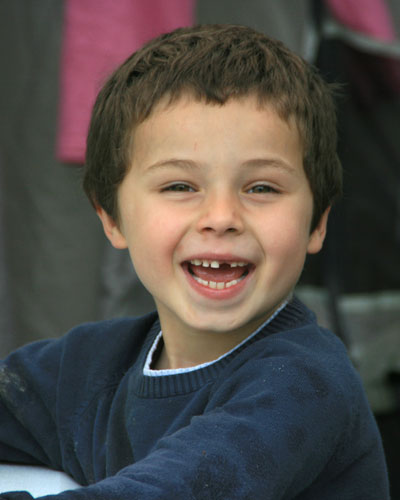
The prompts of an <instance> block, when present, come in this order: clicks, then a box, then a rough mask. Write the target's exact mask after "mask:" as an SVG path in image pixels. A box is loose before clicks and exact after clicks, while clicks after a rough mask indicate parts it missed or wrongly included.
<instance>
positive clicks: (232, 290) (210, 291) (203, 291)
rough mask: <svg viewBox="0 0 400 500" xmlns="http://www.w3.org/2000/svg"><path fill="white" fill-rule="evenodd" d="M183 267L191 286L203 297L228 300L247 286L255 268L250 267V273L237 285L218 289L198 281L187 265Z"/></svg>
mask: <svg viewBox="0 0 400 500" xmlns="http://www.w3.org/2000/svg"><path fill="white" fill-rule="evenodd" d="M182 269H183V271H184V273H185V275H186V278H187V280H188V282H189V284H190V286H191V287H192V288H193V289H194V290H195V291H196V292H197V293H199V294H200V295H203V297H207V298H209V299H213V300H228V299H232V298H234V297H236V296H237V295H239V294H240V293H241V292H242V290H243V289H244V288H245V287H246V286H247V284H248V282H249V279H250V277H251V275H252V274H253V269H249V271H248V274H247V275H246V276H245V277H244V278H242V279H241V280H240V281H238V283H236V285H232V286H230V287H229V288H222V289H221V290H218V288H210V287H208V286H205V285H202V284H201V283H199V282H198V281H196V280H195V279H194V278H193V276H192V275H191V274H190V272H189V270H188V267H187V266H185V265H184V266H182Z"/></svg>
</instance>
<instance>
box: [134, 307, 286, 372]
mask: <svg viewBox="0 0 400 500" xmlns="http://www.w3.org/2000/svg"><path fill="white" fill-rule="evenodd" d="M287 304H288V301H287V300H285V301H284V302H283V303H282V304H281V305H280V306H279V307H278V309H277V310H276V311H275V312H274V313H273V314H272V315H271V316H270V317H269V318H268V319H267V320H266V321H264V323H263V324H262V325H260V326H259V327H258V328H257V329H256V330H255V331H254V332H253V333H251V334H250V335H249V336H248V337H246V338H245V339H244V340H242V342H240V343H239V344H238V345H236V346H235V347H233V348H232V349H230V350H229V351H228V352H226V353H225V354H223V355H222V356H219V357H218V358H216V359H213V360H212V361H207V362H206V363H201V364H199V365H195V366H190V367H188V368H176V369H165V370H153V369H151V368H150V366H151V363H152V358H153V355H154V353H155V352H156V350H157V347H158V345H159V342H161V340H162V331H161V330H160V332H159V333H158V335H157V336H156V338H155V339H154V341H153V344H152V346H151V349H150V351H149V353H148V355H147V358H146V362H145V365H144V368H143V375H145V376H148V377H166V376H170V375H182V374H184V373H191V372H194V371H196V370H202V369H204V368H207V367H209V366H211V365H213V364H215V363H219V362H220V361H222V360H223V359H224V358H226V357H228V356H230V355H231V354H233V353H234V352H235V351H236V350H238V349H240V348H241V347H242V346H244V345H245V344H247V343H248V342H249V341H250V340H251V339H252V338H253V337H254V336H256V335H257V334H258V332H260V331H261V330H262V329H263V328H265V327H266V326H267V325H268V324H269V323H271V321H273V320H274V318H275V317H276V316H277V315H278V314H279V313H280V312H281V311H282V310H283V309H284V308H285V307H286V305H287Z"/></svg>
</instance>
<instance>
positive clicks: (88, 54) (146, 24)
mask: <svg viewBox="0 0 400 500" xmlns="http://www.w3.org/2000/svg"><path fill="white" fill-rule="evenodd" d="M194 4H195V0H168V1H166V0H117V1H115V0H65V1H64V5H65V7H64V9H65V12H64V33H63V47H62V56H61V76H60V106H59V127H58V137H57V157H58V159H59V160H60V161H63V162H67V163H84V158H85V142H86V134H87V129H88V124H89V119H90V112H91V109H92V106H93V102H94V99H95V97H96V94H97V92H98V91H99V89H100V87H101V85H102V84H103V82H104V81H105V80H106V78H107V77H108V75H109V74H110V73H111V71H112V70H113V69H115V68H116V67H117V66H118V65H119V64H120V63H121V62H122V61H123V60H124V59H126V57H128V55H129V54H131V53H132V52H133V51H134V50H136V49H138V48H139V47H140V46H141V45H143V43H144V42H146V41H148V40H150V39H151V38H153V37H155V36H157V35H159V34H160V33H163V32H166V31H170V30H172V29H174V28H177V27H180V26H189V25H191V24H192V23H193V19H194Z"/></svg>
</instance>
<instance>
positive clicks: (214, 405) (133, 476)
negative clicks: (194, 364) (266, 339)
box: [0, 358, 348, 500]
mask: <svg viewBox="0 0 400 500" xmlns="http://www.w3.org/2000/svg"><path fill="white" fill-rule="evenodd" d="M259 363H261V364H262V365H263V366H261V365H260V370H261V371H260V370H258V367H257V366H256V364H257V363H256V364H254V363H253V364H252V365H251V369H248V368H247V367H246V366H245V367H243V368H241V369H239V370H237V372H235V373H234V375H233V376H232V377H229V380H227V381H226V383H223V384H222V385H220V386H219V387H218V390H217V391H216V392H215V393H214V394H213V396H212V398H211V400H210V403H209V405H208V408H207V409H206V411H205V413H204V414H203V415H200V416H195V417H193V418H192V420H191V422H190V424H189V425H187V426H186V427H183V428H182V429H180V430H179V431H177V432H175V433H174V434H172V435H170V436H168V437H166V438H164V439H161V440H160V441H159V442H158V444H157V446H156V448H155V449H154V450H153V451H152V452H151V453H149V454H148V455H147V457H146V458H144V459H143V460H141V461H139V462H137V463H135V464H133V465H130V466H128V467H126V468H125V469H123V470H121V471H120V472H119V473H117V474H116V475H115V476H113V477H109V478H107V479H104V480H103V481H100V482H98V483H96V484H93V485H91V486H89V487H87V488H81V489H77V490H74V491H69V492H64V493H61V494H59V495H51V496H46V497H43V499H46V500H52V499H54V500H55V499H60V500H86V499H91V500H100V499H108V500H117V499H118V500H119V499H120V500H122V499H128V498H129V499H135V498H138V499H139V498H140V499H142V498H146V500H147V499H148V500H151V499H171V498H177V499H185V500H186V499H191V498H193V499H194V498H235V499H247V498H251V499H252V500H256V499H257V498H263V499H279V498H285V495H286V494H287V493H288V492H289V491H291V492H292V493H293V497H294V496H295V495H296V494H298V493H299V492H300V491H302V490H303V489H305V488H306V487H307V486H308V485H309V484H311V483H312V481H313V480H314V479H315V478H316V477H317V476H318V475H319V473H320V471H321V470H322V469H323V468H324V467H325V465H326V463H327V462H328V460H329V458H330V457H331V455H332V454H333V450H334V449H335V448H336V445H337V442H338V441H339V440H340V439H341V438H342V434H343V429H346V427H347V426H346V424H345V420H346V419H347V418H348V415H347V414H346V412H345V411H343V408H340V405H339V404H338V400H337V397H336V396H337V392H336V393H330V390H328V389H327V388H326V387H324V385H323V384H322V382H321V383H320V384H319V385H317V386H315V384H314V385H313V382H312V381H311V380H310V378H309V377H308V379H307V378H306V377H305V376H304V373H303V374H302V373H300V372H301V368H300V367H297V366H288V365H287V364H286V366H285V364H284V363H283V362H282V360H280V359H279V358H276V359H273V360H272V361H270V366H268V367H267V368H268V369H267V370H265V363H266V360H264V359H263V360H260V361H259ZM255 373H261V374H264V376H263V377H256V378H255V376H254V374H255ZM291 381H294V382H291ZM296 381H297V382H296ZM329 389H331V388H329ZM324 400H325V401H324ZM333 415H334V418H332V416H333ZM321 443H323V446H322V447H321ZM18 495H19V494H15V495H14V496H9V497H7V496H4V495H3V497H4V498H13V499H19V498H20V499H21V500H22V499H23V498H24V497H23V496H21V497H19V496H18ZM0 498H1V497H0ZM287 498H292V496H288V497H287ZM321 498H322V497H321Z"/></svg>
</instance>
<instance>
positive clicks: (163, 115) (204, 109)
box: [132, 94, 303, 160]
mask: <svg viewBox="0 0 400 500" xmlns="http://www.w3.org/2000/svg"><path fill="white" fill-rule="evenodd" d="M132 139H133V143H132V153H133V158H132V159H133V160H134V159H135V157H136V159H137V158H138V157H141V156H142V155H145V156H147V155H149V154H150V155H151V153H153V154H155V153H157V152H160V153H161V152H163V151H165V152H166V150H167V149H168V148H170V149H172V150H173V149H174V148H176V149H179V148H183V149H184V150H185V148H189V149H190V148H192V149H195V148H200V147H201V146H203V147H204V146H207V148H214V150H217V149H219V150H220V151H221V152H222V151H223V150H224V148H223V147H224V145H225V146H228V145H230V146H231V147H234V148H235V150H236V151H239V150H240V149H243V150H244V151H246V149H249V150H252V149H255V151H254V153H256V152H257V151H256V150H257V148H263V147H267V148H268V147H272V146H273V145H275V146H279V147H280V148H281V149H283V150H284V149H291V150H293V149H296V150H297V151H298V152H299V154H301V155H302V149H303V148H302V141H301V137H300V133H299V128H298V126H297V123H296V121H295V119H294V118H293V117H289V118H288V119H284V118H282V117H281V116H280V115H279V114H278V112H277V111H276V108H275V107H274V106H273V105H272V104H270V103H260V101H259V99H257V97H256V96H254V95H249V96H245V97H240V98H230V99H229V100H228V101H226V102H225V103H224V104H219V103H209V102H206V101H205V100H203V99H197V98H195V97H193V96H191V95H188V94H184V95H182V96H180V97H179V98H177V99H174V100H171V98H170V96H165V97H164V98H163V99H162V100H161V101H160V102H159V103H158V104H157V105H156V106H155V107H154V109H153V111H152V113H151V114H150V115H149V117H148V118H146V119H145V120H144V121H142V122H141V123H139V124H138V125H137V126H136V127H135V130H134V133H133V137H132ZM225 151H226V149H225ZM182 152H183V153H185V151H182ZM187 152H188V151H186V153H187ZM250 152H251V151H249V153H250Z"/></svg>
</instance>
